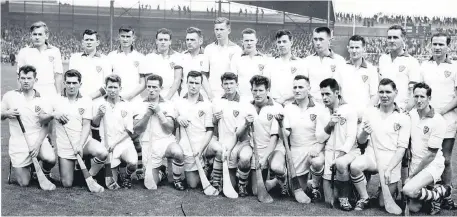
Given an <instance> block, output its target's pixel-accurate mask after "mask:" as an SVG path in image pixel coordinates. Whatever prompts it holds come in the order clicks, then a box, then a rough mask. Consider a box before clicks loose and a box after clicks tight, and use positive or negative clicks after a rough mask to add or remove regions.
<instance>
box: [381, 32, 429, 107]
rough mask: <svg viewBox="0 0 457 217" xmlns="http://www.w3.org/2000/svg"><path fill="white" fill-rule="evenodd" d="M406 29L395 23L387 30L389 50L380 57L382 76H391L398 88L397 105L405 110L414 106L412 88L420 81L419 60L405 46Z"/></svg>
mask: <svg viewBox="0 0 457 217" xmlns="http://www.w3.org/2000/svg"><path fill="white" fill-rule="evenodd" d="M405 40H406V30H405V29H404V28H403V27H402V26H400V25H393V26H391V27H389V29H388V30H387V44H388V47H387V48H388V50H389V52H388V53H387V54H383V55H381V57H380V58H379V74H380V76H381V78H389V79H391V80H392V81H393V82H395V84H396V85H397V88H398V96H397V97H396V103H397V105H398V106H399V107H400V108H401V109H403V110H407V111H409V110H411V109H412V107H413V106H414V102H413V99H412V94H411V88H412V86H413V85H414V84H415V83H417V82H420V72H419V62H418V61H417V59H415V58H414V57H412V56H410V55H409V54H408V53H407V52H406V50H404V47H405Z"/></svg>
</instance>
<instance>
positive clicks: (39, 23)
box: [30, 21, 49, 34]
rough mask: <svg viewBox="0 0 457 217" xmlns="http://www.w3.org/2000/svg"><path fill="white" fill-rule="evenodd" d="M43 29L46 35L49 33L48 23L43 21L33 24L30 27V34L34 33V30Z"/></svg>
mask: <svg viewBox="0 0 457 217" xmlns="http://www.w3.org/2000/svg"><path fill="white" fill-rule="evenodd" d="M41 27H43V28H44V31H45V33H46V34H48V33H49V29H48V26H47V25H46V23H45V22H43V21H38V22H35V23H33V24H32V25H31V26H30V32H33V30H35V29H38V28H41Z"/></svg>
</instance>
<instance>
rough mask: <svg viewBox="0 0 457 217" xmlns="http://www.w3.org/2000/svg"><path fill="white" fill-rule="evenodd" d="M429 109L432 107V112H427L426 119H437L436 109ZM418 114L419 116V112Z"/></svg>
mask: <svg viewBox="0 0 457 217" xmlns="http://www.w3.org/2000/svg"><path fill="white" fill-rule="evenodd" d="M429 107H430V111H429V112H427V114H425V116H424V117H426V118H433V117H435V109H434V108H433V107H432V106H431V105H429ZM416 111H417V110H416ZM417 114H419V111H417Z"/></svg>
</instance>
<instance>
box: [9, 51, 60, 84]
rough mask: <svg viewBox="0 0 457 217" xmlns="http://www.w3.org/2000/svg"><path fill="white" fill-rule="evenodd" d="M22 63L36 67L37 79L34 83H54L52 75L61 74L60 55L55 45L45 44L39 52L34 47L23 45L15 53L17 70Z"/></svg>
mask: <svg viewBox="0 0 457 217" xmlns="http://www.w3.org/2000/svg"><path fill="white" fill-rule="evenodd" d="M24 65H31V66H33V67H35V68H36V72H37V78H38V81H37V82H36V83H35V85H38V86H43V85H54V83H55V80H54V75H55V74H62V73H63V68H62V55H61V54H60V50H59V48H57V47H54V46H52V45H47V47H46V49H45V50H43V51H42V52H40V51H39V50H38V49H37V48H34V47H24V48H22V49H21V50H20V51H19V53H18V55H17V70H18V72H19V68H20V67H22V66H24Z"/></svg>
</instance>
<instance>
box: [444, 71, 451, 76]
mask: <svg viewBox="0 0 457 217" xmlns="http://www.w3.org/2000/svg"><path fill="white" fill-rule="evenodd" d="M444 76H445V77H446V78H448V77H449V76H451V72H450V71H448V70H446V71H444Z"/></svg>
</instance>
